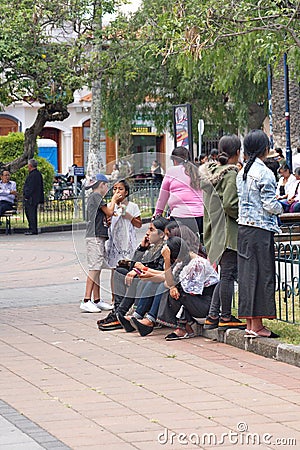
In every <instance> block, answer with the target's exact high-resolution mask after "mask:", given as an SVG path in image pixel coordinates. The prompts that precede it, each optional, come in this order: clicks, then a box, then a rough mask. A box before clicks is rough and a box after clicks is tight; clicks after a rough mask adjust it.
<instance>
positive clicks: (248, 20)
mask: <svg viewBox="0 0 300 450" xmlns="http://www.w3.org/2000/svg"><path fill="white" fill-rule="evenodd" d="M133 24H135V29H133V32H132V33H131V35H130V34H128V33H127V34H128V35H129V36H130V39H131V41H132V43H131V45H132V46H133V47H134V46H135V48H136V49H137V51H136V53H135V54H134V60H133V62H132V65H131V69H130V70H129V74H130V77H128V72H127V80H126V92H127V91H128V90H129V89H130V88H129V85H130V84H132V85H133V87H134V86H135V89H136V97H137V91H138V90H139V89H141V90H142V91H143V92H144V94H146V95H152V97H151V98H155V99H156V108H155V109H153V111H152V112H151V111H150V115H151V116H152V117H154V119H158V118H160V119H161V117H162V115H163V116H164V119H162V120H163V121H164V120H165V117H166V116H165V113H166V109H167V108H169V109H170V105H171V104H174V103H180V102H181V100H183V102H186V101H189V102H190V103H192V104H193V107H194V108H193V109H194V111H195V110H197V111H200V113H201V116H200V115H198V117H204V118H206V119H207V120H206V122H207V121H209V122H210V123H213V124H214V125H215V127H216V126H218V124H220V123H222V124H223V127H222V128H223V129H224V128H225V129H226V126H229V125H230V124H231V126H232V127H234V126H238V127H239V128H242V127H245V128H254V127H261V125H262V122H263V119H264V118H265V116H266V112H267V109H266V107H267V64H268V63H272V66H273V69H274V74H275V76H276V73H277V72H276V71H277V66H278V65H279V64H280V61H281V57H282V54H283V52H288V54H289V62H290V66H291V68H292V69H293V76H294V77H295V79H296V80H297V78H298V80H299V67H300V64H299V37H298V36H299V3H298V2H293V3H291V2H284V1H278V2H276V1H267V2H263V4H262V3H261V2H259V3H257V2H255V1H254V0H246V2H236V1H234V0H233V1H232V0H230V1H229V0H225V2H222V4H220V3H219V2H217V1H216V0H208V1H204V2H201V3H199V2H198V1H196V0H185V1H184V2H183V1H180V0H171V1H166V0H159V1H155V0H154V1H152V2H151V4H150V3H149V2H144V3H143V4H142V7H141V9H140V10H139V11H138V13H137V14H135V16H134V17H133V19H132V20H131V21H130V26H131V27H132V28H134V25H133ZM129 30H130V27H129ZM123 34H124V33H123ZM139 55H141V57H140V56H139ZM126 65H127V66H128V65H130V61H129V62H128V61H126ZM134 65H136V67H135V68H134ZM276 65H277V66H276ZM150 68H153V71H152V72H151V76H150V75H149V73H145V72H146V71H147V70H148V71H149V72H150V71H151V69H150ZM120 72H121V71H120ZM163 77H165V78H164V79H163ZM119 79H121V80H122V81H123V82H124V78H122V77H121V78H119ZM119 79H116V80H115V81H116V82H114V85H113V87H110V86H109V89H108V91H107V92H108V98H111V101H112V102H114V104H117V105H118V103H119V102H118V101H116V99H117V98H120V97H118V96H117V93H116V92H117V91H118V90H120V89H119V88H118V80H119ZM144 80H146V81H147V82H148V85H149V86H150V85H152V86H153V87H154V92H153V90H152V91H151V94H149V91H150V90H151V88H149V87H148V90H147V86H145V85H144V83H143V81H144ZM150 80H151V81H152V82H151V81H150ZM125 97H126V95H125ZM121 103H122V105H124V103H125V104H126V105H127V102H126V98H124V97H122V102H120V104H121ZM109 109H110V108H109ZM157 111H158V113H157ZM159 112H162V115H160V114H159ZM194 115H195V114H194ZM128 116H129V117H130V119H131V120H132V117H133V116H130V115H128ZM118 117H119V116H118ZM196 117H197V115H196ZM158 121H159V120H158ZM109 122H110V120H108V123H109ZM226 124H227V125H226Z"/></svg>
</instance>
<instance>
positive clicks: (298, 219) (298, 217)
mask: <svg viewBox="0 0 300 450" xmlns="http://www.w3.org/2000/svg"><path fill="white" fill-rule="evenodd" d="M279 219H280V222H281V223H282V224H284V225H291V224H294V223H299V224H300V212H298V213H296V212H295V213H283V214H280V215H279Z"/></svg>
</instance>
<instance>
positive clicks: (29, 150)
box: [4, 103, 69, 173]
mask: <svg viewBox="0 0 300 450" xmlns="http://www.w3.org/2000/svg"><path fill="white" fill-rule="evenodd" d="M68 116H69V112H68V110H67V106H65V105H63V104H62V103H56V104H51V105H45V106H43V107H41V108H40V109H39V110H38V113H37V116H36V119H35V121H34V123H33V125H32V126H31V127H30V128H27V129H26V130H25V141H24V153H23V155H21V156H19V158H16V159H14V160H13V161H11V162H10V163H8V164H5V165H4V167H5V168H6V169H7V170H9V171H10V172H11V173H14V172H16V171H17V170H19V169H20V168H21V167H23V166H25V165H26V164H27V161H28V159H31V158H33V155H34V153H35V151H36V140H37V138H38V136H39V135H40V133H41V131H42V129H43V128H44V126H45V124H46V122H54V121H63V120H65V119H66V118H67V117H68Z"/></svg>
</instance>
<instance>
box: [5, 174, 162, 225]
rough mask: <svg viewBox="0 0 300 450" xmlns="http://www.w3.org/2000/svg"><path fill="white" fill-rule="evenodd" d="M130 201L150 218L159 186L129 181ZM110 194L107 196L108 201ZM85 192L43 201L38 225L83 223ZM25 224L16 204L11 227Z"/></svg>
mask: <svg viewBox="0 0 300 450" xmlns="http://www.w3.org/2000/svg"><path fill="white" fill-rule="evenodd" d="M129 184H130V197H129V198H130V200H131V201H133V202H135V203H137V205H138V206H139V208H140V211H141V214H142V216H143V217H147V216H149V217H150V216H151V215H152V214H153V212H154V209H155V204H156V201H157V198H158V194H159V190H160V184H159V183H155V182H153V180H152V179H150V180H149V179H143V180H130V182H129ZM111 195H112V192H111V191H110V192H109V193H108V195H107V200H108V201H109V200H110V197H111ZM86 201H87V192H86V191H82V192H81V194H80V195H79V196H74V197H72V196H68V197H67V198H60V199H54V198H53V197H52V198H51V197H50V198H48V199H46V200H45V203H44V204H43V205H40V206H39V210H38V223H39V226H43V224H55V223H70V222H72V221H73V220H76V221H84V220H85V217H86V214H85V210H86ZM17 223H19V224H21V225H22V224H24V226H25V224H27V221H26V216H25V212H24V208H23V203H22V201H21V200H20V201H19V202H18V214H17V215H15V216H13V217H12V218H11V224H12V226H15V225H16V224H17Z"/></svg>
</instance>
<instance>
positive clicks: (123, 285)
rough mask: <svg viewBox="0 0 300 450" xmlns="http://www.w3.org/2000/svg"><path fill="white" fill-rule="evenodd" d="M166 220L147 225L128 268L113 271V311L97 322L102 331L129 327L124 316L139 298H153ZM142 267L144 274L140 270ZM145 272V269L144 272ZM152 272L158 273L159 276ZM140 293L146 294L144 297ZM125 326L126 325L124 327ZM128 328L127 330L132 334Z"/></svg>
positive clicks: (159, 270)
mask: <svg viewBox="0 0 300 450" xmlns="http://www.w3.org/2000/svg"><path fill="white" fill-rule="evenodd" d="M168 223H169V221H168V220H167V219H165V218H163V217H159V218H157V219H155V220H153V221H152V222H150V224H149V228H148V230H147V233H146V235H145V236H144V238H143V239H142V242H141V244H140V245H139V247H138V248H137V249H136V251H135V254H134V256H133V260H132V261H131V262H130V265H129V267H128V268H125V267H117V269H116V270H115V271H114V275H113V277H114V283H113V284H114V291H115V292H114V302H115V303H114V310H113V311H112V312H111V313H110V314H109V315H108V316H107V317H106V318H105V319H101V320H98V321H97V324H98V328H99V329H100V330H102V331H111V330H116V329H120V328H122V327H123V328H125V326H126V325H127V322H128V325H130V323H129V321H128V320H126V319H124V320H126V322H124V320H123V317H124V316H125V315H126V313H127V312H128V311H129V309H130V308H131V307H132V305H133V304H134V303H135V301H136V299H137V298H140V297H141V296H145V297H149V296H151V297H153V296H154V295H155V292H156V289H157V284H156V283H160V282H163V281H164V275H163V265H164V259H163V257H162V255H161V249H162V247H163V245H164V229H165V227H166V225H167V224H168ZM141 267H143V268H144V269H143V273H142V270H141ZM145 268H146V269H147V270H146V269H145ZM152 270H157V271H158V272H159V273H158V276H155V274H153V272H152ZM143 291H144V292H145V294H143ZM124 323H125V326H124ZM131 328H132V327H131V326H130V327H129V326H128V327H127V330H126V331H133V330H132V329H131Z"/></svg>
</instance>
